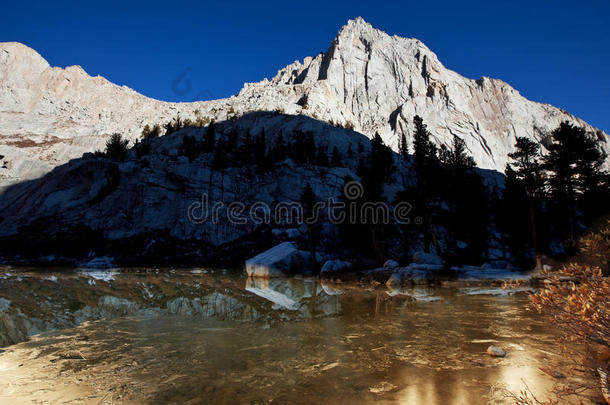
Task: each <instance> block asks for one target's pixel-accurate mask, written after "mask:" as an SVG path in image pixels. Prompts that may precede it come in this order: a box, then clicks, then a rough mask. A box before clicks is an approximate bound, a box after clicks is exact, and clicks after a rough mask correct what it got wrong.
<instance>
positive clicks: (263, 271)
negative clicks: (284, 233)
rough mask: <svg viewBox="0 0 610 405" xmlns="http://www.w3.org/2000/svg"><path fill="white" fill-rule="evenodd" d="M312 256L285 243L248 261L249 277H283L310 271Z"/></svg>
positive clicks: (247, 270) (247, 271)
mask: <svg viewBox="0 0 610 405" xmlns="http://www.w3.org/2000/svg"><path fill="white" fill-rule="evenodd" d="M310 266H311V254H310V253H309V252H305V251H302V250H299V249H297V247H296V246H295V245H294V244H293V243H291V242H283V243H280V244H279V245H277V246H274V247H272V248H271V249H269V250H267V251H265V252H263V253H260V254H259V255H257V256H254V257H253V258H251V259H248V260H246V273H247V274H248V277H282V276H286V275H289V274H294V273H302V272H304V271H307V270H310Z"/></svg>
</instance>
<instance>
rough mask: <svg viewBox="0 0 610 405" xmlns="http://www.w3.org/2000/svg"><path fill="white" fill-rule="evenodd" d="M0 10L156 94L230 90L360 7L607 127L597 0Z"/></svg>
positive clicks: (6, 22)
mask: <svg viewBox="0 0 610 405" xmlns="http://www.w3.org/2000/svg"><path fill="white" fill-rule="evenodd" d="M0 15H1V16H2V18H1V19H0V41H19V42H23V43H25V44H26V45H28V46H30V47H32V48H34V49H36V50H37V51H38V52H40V53H41V54H42V56H43V57H45V58H46V59H47V60H48V61H49V63H50V64H51V65H53V66H67V65H74V64H77V65H81V66H82V67H83V68H84V69H85V70H86V71H87V72H88V73H89V74H91V75H98V74H99V75H102V76H104V77H106V78H107V79H109V80H110V81H112V82H114V83H117V84H121V85H127V86H129V87H131V88H133V89H135V90H137V91H139V92H141V93H143V94H145V95H147V96H150V97H154V98H158V99H162V100H168V101H192V100H194V99H209V98H219V97H227V96H230V95H232V94H235V93H237V92H238V91H239V89H240V88H241V86H242V84H243V82H251V81H259V80H261V79H263V78H264V77H269V78H270V77H272V76H274V75H275V73H276V72H277V70H278V69H280V68H282V67H283V66H285V65H287V64H289V63H291V62H293V61H294V60H296V59H302V58H303V57H305V56H308V55H315V54H317V53H318V52H320V51H326V49H327V48H328V46H329V45H330V43H331V42H332V40H333V38H334V37H335V35H336V34H337V32H338V31H339V29H340V27H341V26H342V25H344V24H345V22H346V21H347V20H348V19H350V18H354V17H356V16H362V17H363V18H364V19H365V20H367V21H368V22H370V23H371V24H373V26H375V27H377V28H380V29H383V30H384V31H386V32H388V33H390V34H397V35H401V36H408V37H416V38H418V39H420V40H422V41H423V42H424V43H425V44H426V45H428V47H430V48H431V49H432V50H433V51H434V52H436V53H437V55H438V56H439V58H440V60H441V62H443V63H444V64H445V66H447V67H448V68H450V69H453V70H455V71H457V72H459V73H461V74H462V75H464V76H467V77H471V78H479V77H481V76H491V77H496V78H500V79H503V80H505V81H506V82H508V83H509V84H511V85H512V86H513V87H515V88H516V89H517V90H519V91H520V92H521V94H523V95H524V96H525V97H527V98H529V99H532V100H535V101H540V102H546V103H550V104H553V105H555V106H557V107H561V108H565V109H566V110H568V111H569V112H571V113H573V114H575V115H577V116H579V117H581V118H583V119H585V120H586V121H588V122H590V123H591V124H593V125H595V126H597V127H600V128H602V129H604V130H605V131H606V132H610V23H609V22H610V2H608V1H587V0H583V1H579V2H574V1H571V2H569V1H564V0H554V1H551V0H537V1H536V0H529V1H521V0H516V1H489V0H485V1H483V0H481V1H471V2H466V1H441V0H436V1H433V2H425V1H422V0H420V1H417V2H412V1H403V2H400V3H397V2H384V1H381V0H378V1H366V2H365V1H355V0H352V1H336V2H331V1H324V2H322V1H311V2H290V1H283V2H270V1H260V2H245V1H237V0H236V1H234V2H230V3H224V2H205V1H201V2H197V3H194V2H193V3H190V2H183V1H178V0H175V1H164V2H157V1H154V0H151V1H148V2H145V3H136V2H127V1H122V2H115V1H107V2H82V1H79V2H50V1H46V2H32V1H29V2H17V1H11V2H5V3H4V4H3V5H2V7H1V8H0Z"/></svg>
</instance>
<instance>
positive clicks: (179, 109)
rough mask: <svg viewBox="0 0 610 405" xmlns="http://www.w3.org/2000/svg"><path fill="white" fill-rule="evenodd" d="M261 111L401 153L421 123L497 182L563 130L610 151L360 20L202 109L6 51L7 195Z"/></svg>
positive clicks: (492, 84) (2, 127)
mask: <svg viewBox="0 0 610 405" xmlns="http://www.w3.org/2000/svg"><path fill="white" fill-rule="evenodd" d="M260 110H265V111H282V112H284V113H285V114H288V115H305V116H309V117H313V118H315V119H318V120H321V121H324V122H332V123H333V124H334V125H341V126H347V127H353V128H354V129H356V130H357V131H359V132H361V133H363V134H365V135H366V136H368V137H371V136H372V135H374V133H375V132H379V133H380V134H381V136H382V137H383V138H384V140H385V141H386V143H388V144H390V145H392V146H393V147H396V146H397V143H398V139H399V138H400V136H401V135H403V134H405V135H406V136H407V139H408V140H409V141H410V140H411V134H412V130H413V128H412V119H413V116H414V115H416V114H418V115H420V116H422V117H423V118H424V120H425V122H426V123H427V124H428V125H429V127H430V129H431V130H432V132H433V134H434V140H435V141H436V142H437V143H438V144H448V143H450V142H451V140H452V137H453V135H457V136H459V137H461V138H463V139H464V141H465V142H466V145H467V148H468V150H469V152H470V153H472V154H473V155H474V157H475V160H476V161H477V163H478V164H479V166H480V167H483V168H488V169H494V170H498V171H503V170H504V166H505V162H506V159H507V157H506V155H507V153H508V152H510V151H511V150H512V148H513V144H514V142H515V137H516V136H526V137H529V138H531V139H534V140H536V141H537V142H542V141H544V139H545V137H546V136H547V135H548V133H549V131H550V130H552V129H553V128H555V127H556V126H557V125H558V124H559V123H560V122H561V121H564V120H568V121H570V122H573V123H576V124H578V125H582V126H585V127H586V128H587V130H588V131H590V132H592V133H596V134H597V136H598V138H599V141H600V144H601V146H602V148H603V149H604V150H606V151H607V152H608V151H610V144H609V142H610V141H609V139H608V136H607V135H606V134H605V133H603V132H601V131H598V130H597V129H595V128H593V127H591V126H589V125H587V124H586V123H585V122H583V121H582V120H580V119H578V118H576V117H574V116H572V115H570V114H569V113H567V112H565V111H563V110H561V109H559V108H555V107H552V106H550V105H547V104H540V103H535V102H532V101H528V100H527V99H525V98H524V97H523V96H521V95H520V94H519V92H518V91H517V90H515V89H513V88H512V87H511V86H509V85H508V84H506V83H504V82H502V81H500V80H497V79H490V78H487V77H483V78H481V79H478V80H472V79H467V78H465V77H463V76H461V75H459V74H458V73H456V72H453V71H451V70H449V69H447V68H445V67H444V66H443V65H442V63H441V62H440V61H439V59H438V57H437V56H436V55H435V54H434V53H433V52H432V51H431V50H430V49H428V48H427V47H426V46H425V45H424V44H423V43H422V42H420V41H418V40H417V39H413V38H400V37H397V36H390V35H387V34H386V33H384V32H382V31H380V30H377V29H375V28H373V27H372V26H371V25H369V24H368V23H366V22H365V21H364V20H362V19H361V18H357V19H355V20H351V21H349V22H348V23H347V25H345V26H344V27H343V28H342V29H341V30H340V32H339V34H338V35H337V37H336V38H335V40H334V41H333V42H332V44H331V46H330V47H329V49H328V50H327V51H326V52H325V53H321V54H319V55H318V56H316V57H307V58H305V59H304V60H303V62H299V61H297V62H294V63H293V64H291V65H289V66H287V67H286V68H284V69H282V70H280V71H279V72H278V73H277V75H276V76H275V77H274V78H272V79H271V80H267V79H265V80H263V81H261V82H259V83H249V84H245V85H244V88H243V89H242V90H241V92H240V93H239V94H238V95H236V96H233V97H230V98H227V99H220V100H213V101H206V102H195V103H167V102H162V101H158V100H153V99H150V98H147V97H145V96H143V95H141V94H138V93H136V92H135V91H133V90H131V89H129V88H127V87H124V86H117V85H115V84H112V83H110V82H108V81H107V80H106V79H104V78H102V77H99V76H98V77H91V76H89V75H88V74H87V73H86V72H85V71H84V70H83V69H82V68H81V67H79V66H70V67H67V68H65V69H62V68H57V67H50V66H49V64H48V63H47V62H46V61H45V60H44V59H43V58H42V57H41V56H40V55H39V54H38V53H36V51H34V50H32V49H30V48H28V47H27V46H25V45H22V44H19V43H14V42H8V43H0V123H1V124H0V155H2V157H1V158H0V188H2V187H5V186H7V185H9V184H13V183H16V182H22V181H26V180H30V179H33V178H36V177H40V176H41V175H42V174H44V173H46V172H48V171H50V170H51V169H52V168H53V167H56V166H58V165H60V164H63V163H66V162H67V161H69V160H70V159H74V158H76V157H79V156H81V155H82V154H83V153H85V152H92V151H94V150H96V149H101V148H103V146H104V144H105V142H106V140H107V139H108V136H109V135H110V134H111V133H113V132H121V133H122V134H124V135H125V136H127V137H128V138H129V139H131V140H132V141H133V140H135V139H136V138H137V137H138V135H139V134H140V132H141V130H142V128H143V127H144V125H145V124H156V123H158V124H163V123H165V122H167V121H169V120H170V119H172V118H174V117H176V115H178V114H180V116H181V117H182V118H183V119H185V118H188V119H191V120H196V119H198V118H200V119H205V120H209V119H215V120H217V121H221V120H226V119H227V118H231V117H235V116H241V115H243V114H246V113H248V112H253V111H260ZM543 145H544V143H543Z"/></svg>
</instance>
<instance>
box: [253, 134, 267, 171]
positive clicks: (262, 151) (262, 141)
mask: <svg viewBox="0 0 610 405" xmlns="http://www.w3.org/2000/svg"><path fill="white" fill-rule="evenodd" d="M266 157H267V137H266V136H265V128H263V129H262V130H261V133H260V134H259V135H258V136H257V137H256V141H255V143H254V158H255V160H256V162H257V163H258V164H262V163H264V162H265V161H266Z"/></svg>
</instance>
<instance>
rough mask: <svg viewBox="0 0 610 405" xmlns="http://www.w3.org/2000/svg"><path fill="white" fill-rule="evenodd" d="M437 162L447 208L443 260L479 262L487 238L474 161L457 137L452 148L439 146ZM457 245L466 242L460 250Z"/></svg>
mask: <svg viewBox="0 0 610 405" xmlns="http://www.w3.org/2000/svg"><path fill="white" fill-rule="evenodd" d="M439 160H440V162H441V164H442V167H441V173H442V178H443V179H444V180H445V184H444V187H443V188H442V192H440V193H439V196H440V197H441V199H442V200H443V201H444V202H445V203H446V205H447V207H448V209H447V210H446V215H445V218H444V221H443V223H444V225H445V228H446V229H447V243H446V245H447V250H446V252H445V256H446V257H447V259H448V260H449V261H453V262H454V264H464V263H467V262H468V263H474V262H480V261H482V260H483V258H484V257H485V255H486V251H487V240H488V236H489V235H488V221H489V218H488V198H487V194H486V188H485V185H484V184H483V182H482V179H481V178H480V176H479V175H478V174H477V173H476V172H475V171H474V170H473V169H474V168H475V166H476V165H475V162H474V159H473V158H472V156H469V155H468V154H467V153H466V145H465V143H464V141H463V140H462V139H460V138H459V137H457V136H454V138H453V142H452V145H451V148H448V147H446V146H445V145H443V146H441V148H440V151H439ZM439 191H440V189H439ZM458 241H462V242H465V243H466V247H465V248H460V247H459V246H458Z"/></svg>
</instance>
